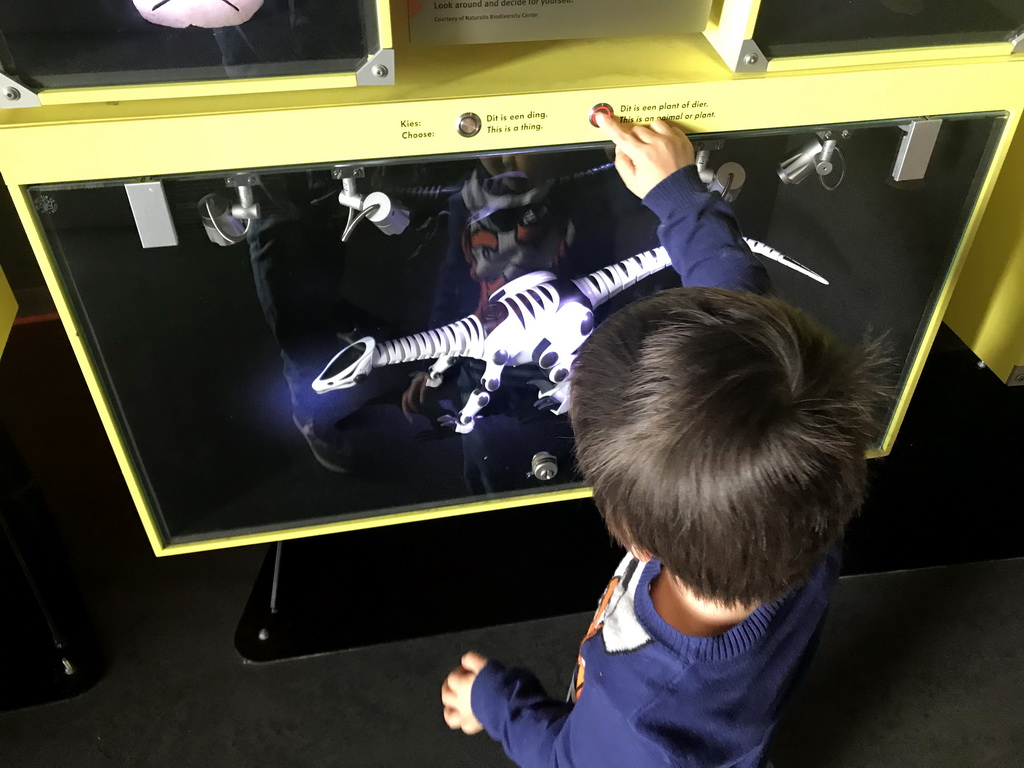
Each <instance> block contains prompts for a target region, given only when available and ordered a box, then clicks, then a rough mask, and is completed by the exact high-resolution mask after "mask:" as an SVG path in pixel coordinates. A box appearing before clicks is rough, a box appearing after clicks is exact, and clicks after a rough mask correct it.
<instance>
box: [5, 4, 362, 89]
mask: <svg viewBox="0 0 1024 768" xmlns="http://www.w3.org/2000/svg"><path fill="white" fill-rule="evenodd" d="M376 13H377V11H376V3H375V2H374V0H232V1H231V2H230V3H227V2H225V0H134V2H128V0H75V1H74V2H66V1H65V0H5V2H3V3H0V65H2V69H3V71H4V72H5V73H6V74H8V75H10V76H12V77H17V78H18V79H19V80H20V81H21V82H23V83H24V84H25V85H28V86H29V87H33V88H76V87H88V86H102V85H131V84H141V83H163V82H179V81H193V80H214V79H222V78H240V77H269V76H278V75H301V74H319V73H323V72H354V71H355V70H356V69H357V68H358V67H359V66H360V65H361V64H362V63H364V62H365V61H366V57H367V55H369V54H370V53H372V52H374V51H376V50H377V49H378V48H379V40H378V31H377V21H376Z"/></svg>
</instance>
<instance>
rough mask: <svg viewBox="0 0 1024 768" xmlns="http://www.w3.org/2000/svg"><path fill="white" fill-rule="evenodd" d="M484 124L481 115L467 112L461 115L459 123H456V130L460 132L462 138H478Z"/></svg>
mask: <svg viewBox="0 0 1024 768" xmlns="http://www.w3.org/2000/svg"><path fill="white" fill-rule="evenodd" d="M482 124H483V122H482V121H481V120H480V115H477V114H474V113H472V112H466V113H464V114H462V115H459V119H458V121H457V122H456V123H455V130H457V131H458V132H459V135H460V136H466V137H469V136H476V135H477V134H478V133H480V126H481V125H482Z"/></svg>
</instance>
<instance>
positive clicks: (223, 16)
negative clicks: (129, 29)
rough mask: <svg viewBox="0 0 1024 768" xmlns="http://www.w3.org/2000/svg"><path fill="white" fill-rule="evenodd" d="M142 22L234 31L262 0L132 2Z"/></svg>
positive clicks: (152, 0) (259, 5) (248, 17)
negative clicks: (231, 28)
mask: <svg viewBox="0 0 1024 768" xmlns="http://www.w3.org/2000/svg"><path fill="white" fill-rule="evenodd" d="M133 2H134V3H135V7H136V8H137V9H138V10H139V13H140V14H142V18H144V19H145V20H146V21H151V22H153V23H154V24H160V25H161V26H164V27H206V28H213V27H234V26H237V25H239V24H244V23H245V22H247V21H248V20H249V19H251V18H252V15H253V14H254V13H256V11H258V10H259V9H260V7H261V6H262V5H263V0H133Z"/></svg>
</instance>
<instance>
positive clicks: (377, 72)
mask: <svg viewBox="0 0 1024 768" xmlns="http://www.w3.org/2000/svg"><path fill="white" fill-rule="evenodd" d="M356 83H357V84H358V85H394V84H395V50H394V49H393V48H382V49H381V50H379V51H377V52H376V53H375V54H373V55H372V56H370V58H369V60H367V62H366V63H365V64H363V66H361V67H360V68H359V69H358V70H357V71H356Z"/></svg>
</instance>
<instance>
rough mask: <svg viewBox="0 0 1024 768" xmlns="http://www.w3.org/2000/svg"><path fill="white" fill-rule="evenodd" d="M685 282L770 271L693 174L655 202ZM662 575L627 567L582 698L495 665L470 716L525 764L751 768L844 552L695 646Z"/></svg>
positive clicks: (599, 623)
mask: <svg viewBox="0 0 1024 768" xmlns="http://www.w3.org/2000/svg"><path fill="white" fill-rule="evenodd" d="M644 204H645V205H646V206H647V207H648V208H650V209H651V210H652V211H654V213H656V214H657V215H658V217H659V219H660V220H661V226H660V227H659V229H658V236H659V239H660V240H661V243H662V245H664V246H665V248H666V249H667V250H668V252H669V254H670V255H671V257H672V264H673V266H674V267H675V269H676V271H677V272H679V275H680V277H681V278H682V282H683V285H687V286H698V285H703V286H717V287H722V288H730V289H733V290H747V291H754V292H757V293H763V292H766V291H767V290H768V287H769V284H768V277H767V274H766V272H765V270H764V268H763V267H762V266H761V265H760V264H759V263H758V262H757V261H756V260H755V259H754V257H753V255H752V254H751V253H750V250H749V249H748V248H747V246H746V244H745V243H744V242H743V238H742V236H741V234H740V230H739V226H738V225H737V223H736V219H735V217H734V215H733V212H732V209H731V208H730V206H729V205H728V204H727V203H725V202H724V201H723V200H722V199H721V198H720V197H719V196H717V195H712V194H709V193H708V192H707V189H706V187H705V186H704V184H703V183H702V182H701V181H700V178H699V177H698V175H697V172H696V169H695V168H694V167H693V166H688V167H687V168H683V169H681V170H679V171H677V172H676V173H674V174H672V175H671V176H669V177H668V178H667V179H665V180H664V181H663V182H661V184H659V185H658V186H657V187H655V188H654V189H653V190H651V192H650V193H649V194H648V196H647V197H646V198H644ZM660 570H661V564H660V563H659V562H658V561H657V560H653V561H651V562H649V563H647V564H646V565H643V564H641V563H639V562H638V561H637V560H636V559H634V558H633V557H627V558H626V559H625V560H623V562H622V564H621V565H620V566H619V569H618V570H617V571H616V573H615V576H614V578H613V579H612V581H611V583H610V584H609V587H608V590H607V592H606V594H605V596H604V598H603V599H602V601H601V605H600V607H599V609H598V613H597V615H596V616H595V618H594V622H593V624H592V625H591V629H590V631H589V632H588V633H587V636H586V638H585V640H584V642H583V644H582V646H581V649H580V660H579V666H578V668H577V675H576V690H577V701H576V702H575V703H565V702H559V701H555V700H553V699H551V698H549V697H548V696H547V694H546V693H545V692H544V691H543V689H542V687H541V685H540V684H539V683H538V681H537V680H536V678H535V677H533V675H531V674H530V673H529V672H526V671H525V670H518V669H507V668H505V667H504V666H502V665H501V664H500V663H498V662H491V663H489V664H488V665H487V666H486V667H485V668H484V669H483V670H482V671H481V672H480V674H479V676H478V677H477V679H476V681H475V682H474V684H473V689H472V702H471V703H472V708H473V712H474V714H475V715H476V716H477V718H478V719H479V720H480V722H481V723H483V725H484V727H485V728H486V729H487V732H488V733H489V734H490V735H491V736H492V737H493V738H494V739H496V740H497V741H499V742H501V744H502V745H503V746H504V748H505V751H506V753H507V754H508V755H509V756H510V757H511V758H512V759H513V760H515V761H516V762H517V763H518V764H519V765H520V766H522V767H523V768H540V767H541V766H546V767H550V768H555V767H557V768H598V767H600V768H619V767H621V768H645V767H646V766H687V767H688V766H692V767H693V768H715V767H718V766H720V767H722V768H725V767H726V766H729V767H737V768H754V767H755V766H758V765H760V764H761V763H762V761H763V759H764V752H765V749H766V746H767V743H768V740H769V739H770V737H771V733H772V731H773V729H774V727H775V724H776V722H777V721H778V717H779V714H780V710H781V708H782V705H783V704H784V703H785V700H786V698H787V696H788V694H789V692H790V690H791V688H792V686H793V684H794V682H795V681H796V679H797V678H798V677H799V675H800V673H801V671H802V670H803V668H804V667H805V666H806V663H807V661H808V660H809V658H810V655H811V653H812V651H813V647H814V644H815V638H816V637H817V634H818V632H819V630H820V627H821V623H822V621H823V619H824V616H825V611H826V608H827V605H828V598H829V595H830V594H831V592H832V589H833V587H834V586H835V583H836V579H837V578H838V571H839V554H838V548H836V549H834V550H833V551H832V552H830V553H829V555H828V556H827V557H826V558H825V559H824V560H823V561H822V562H821V563H820V564H819V565H818V567H817V568H816V570H815V571H814V573H813V574H812V576H811V578H810V579H809V580H808V581H807V582H806V583H805V584H803V585H802V586H800V587H797V588H795V589H793V590H792V591H791V592H789V593H788V594H787V595H785V596H784V597H783V598H781V599H780V600H778V601H777V602H775V603H772V604H770V605H762V606H760V607H759V608H758V609H757V610H755V611H754V613H753V614H751V615H750V616H749V617H747V619H745V620H744V621H743V622H741V623H740V624H739V625H737V626H736V627H733V628H732V629H730V630H729V631H728V632H725V633H724V634H722V635H718V636H716V637H690V636H687V635H683V634H682V633H680V632H678V631H677V630H675V629H673V628H672V627H671V626H669V625H668V624H667V623H666V622H665V621H664V620H663V619H662V618H661V617H660V616H659V615H658V613H657V611H656V610H655V609H654V605H653V603H652V602H651V596H650V593H649V587H650V584H651V582H652V581H653V579H654V578H655V577H656V576H657V575H658V573H659V572H660Z"/></svg>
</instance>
